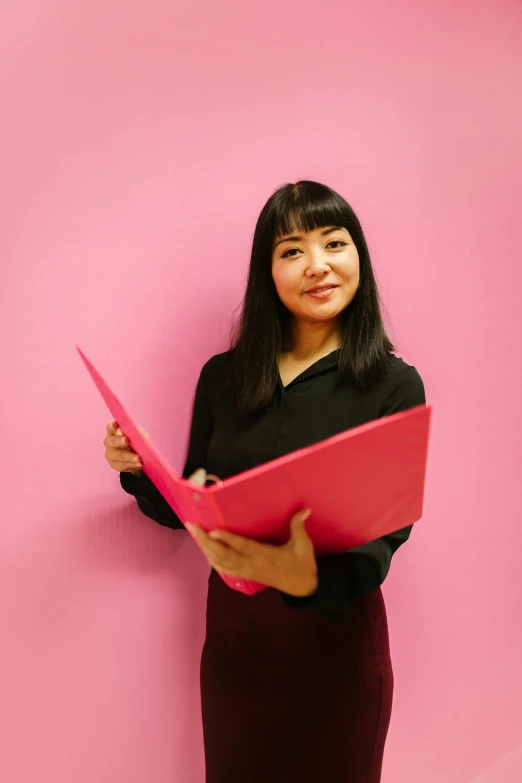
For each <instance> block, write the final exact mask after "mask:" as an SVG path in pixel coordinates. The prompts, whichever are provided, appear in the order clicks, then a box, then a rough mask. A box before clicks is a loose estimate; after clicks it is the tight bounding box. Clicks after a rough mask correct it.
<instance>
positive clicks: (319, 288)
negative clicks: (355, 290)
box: [305, 283, 337, 294]
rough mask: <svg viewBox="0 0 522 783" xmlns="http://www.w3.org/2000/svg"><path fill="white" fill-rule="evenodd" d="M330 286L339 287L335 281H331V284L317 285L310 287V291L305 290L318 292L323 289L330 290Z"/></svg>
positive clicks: (309, 292)
mask: <svg viewBox="0 0 522 783" xmlns="http://www.w3.org/2000/svg"><path fill="white" fill-rule="evenodd" d="M329 288H337V285H336V284H335V283H331V284H329V285H317V286H315V288H309V289H308V291H305V293H306V294H318V293H320V292H321V291H328V289H329Z"/></svg>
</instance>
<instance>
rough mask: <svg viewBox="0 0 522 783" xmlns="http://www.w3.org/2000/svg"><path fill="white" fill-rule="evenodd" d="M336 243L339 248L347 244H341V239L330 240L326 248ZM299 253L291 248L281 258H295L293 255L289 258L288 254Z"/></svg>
mask: <svg viewBox="0 0 522 783" xmlns="http://www.w3.org/2000/svg"><path fill="white" fill-rule="evenodd" d="M336 243H337V244H338V245H340V246H341V247H346V245H347V244H348V242H343V240H342V239H332V240H331V241H330V242H328V245H326V247H329V246H330V245H335V244H336ZM332 249H333V250H338V249H339V248H336V247H334V248H332ZM300 252H301V251H300V250H299V248H297V247H291V248H290V250H287V251H286V253H283V255H282V256H281V258H295V255H291V256H289V255H288V254H289V253H300Z"/></svg>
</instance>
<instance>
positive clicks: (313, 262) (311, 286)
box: [272, 226, 359, 321]
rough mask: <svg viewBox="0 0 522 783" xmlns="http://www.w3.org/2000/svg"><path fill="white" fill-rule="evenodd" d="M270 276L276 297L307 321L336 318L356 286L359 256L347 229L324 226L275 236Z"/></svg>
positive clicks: (351, 297)
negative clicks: (288, 234) (284, 235)
mask: <svg viewBox="0 0 522 783" xmlns="http://www.w3.org/2000/svg"><path fill="white" fill-rule="evenodd" d="M272 277H273V279H274V283H275V287H276V289H277V293H278V294H279V298H280V299H281V301H282V303H283V304H284V305H285V307H286V308H287V309H288V310H289V311H290V312H291V313H292V314H293V315H294V316H295V317H296V318H301V319H304V320H306V321H328V320H331V319H334V318H336V317H337V316H338V315H339V314H340V313H341V312H342V311H343V310H344V309H345V308H346V307H347V306H348V305H349V304H350V302H351V301H352V299H353V297H354V296H355V293H356V291H357V287H358V285H359V254H358V252H357V248H356V247H355V244H354V243H353V240H352V238H351V236H350V234H349V233H348V231H347V230H346V228H339V227H335V226H326V227H324V228H317V229H315V230H313V231H307V232H298V231H296V232H295V234H292V235H291V236H287V237H281V236H279V237H276V238H275V240H274V247H273V251H272Z"/></svg>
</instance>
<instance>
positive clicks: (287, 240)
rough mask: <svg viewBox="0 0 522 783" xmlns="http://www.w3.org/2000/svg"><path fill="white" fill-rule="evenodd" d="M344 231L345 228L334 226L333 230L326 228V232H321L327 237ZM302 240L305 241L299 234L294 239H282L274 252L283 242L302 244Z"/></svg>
mask: <svg viewBox="0 0 522 783" xmlns="http://www.w3.org/2000/svg"><path fill="white" fill-rule="evenodd" d="M343 230H344V231H345V230H346V229H345V228H344V226H333V228H325V230H324V231H321V236H322V237H325V236H326V235H327V234H332V233H333V232H334V231H343ZM302 239H303V237H302V236H298V235H297V234H296V236H293V237H285V238H284V239H280V240H279V241H278V242H276V243H275V245H274V250H275V249H276V247H277V246H278V245H280V244H281V243H282V242H301V241H302Z"/></svg>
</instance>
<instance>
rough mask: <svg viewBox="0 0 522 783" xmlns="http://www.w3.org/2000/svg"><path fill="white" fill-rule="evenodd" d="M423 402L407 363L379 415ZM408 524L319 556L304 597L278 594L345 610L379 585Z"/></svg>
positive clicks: (416, 375)
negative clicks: (314, 582) (312, 588)
mask: <svg viewBox="0 0 522 783" xmlns="http://www.w3.org/2000/svg"><path fill="white" fill-rule="evenodd" d="M425 404H426V396H425V393H424V384H423V382H422V378H421V377H420V375H419V373H418V372H417V370H416V369H415V367H410V366H408V367H406V368H405V369H404V370H403V371H402V373H401V374H400V376H399V378H398V380H397V384H396V385H395V387H394V388H393V391H392V393H391V394H390V396H389V397H388V399H387V401H386V404H385V406H384V408H383V410H382V413H381V416H391V415H392V414H393V413H399V412H400V411H405V410H408V409H409V408H414V407H415V406H417V405H425ZM412 527H413V526H412V525H410V526H409V527H405V528H402V529H401V530H397V531H395V532H394V533H389V534H388V535H386V536H383V537H382V538H377V539H375V540H374V541H369V542H368V543H366V544H362V545H361V546H358V547H354V549H350V550H349V551H348V552H343V553H342V554H338V555H328V556H326V557H319V558H318V559H317V573H318V588H317V590H316V592H315V593H313V594H312V595H311V596H306V597H305V598H296V597H295V596H291V595H287V594H286V593H281V597H282V598H283V600H284V601H285V602H286V603H288V604H290V606H295V607H304V606H306V607H310V608H314V609H320V610H323V611H326V612H335V613H343V612H346V611H348V609H349V608H350V605H351V604H353V603H354V601H356V600H357V599H358V598H361V597H362V596H363V595H366V594H367V593H369V592H371V591H372V590H375V589H376V588H378V587H380V586H381V585H382V583H383V582H384V580H385V579H386V577H387V576H388V572H389V570H390V565H391V560H392V557H393V555H394V554H395V552H396V551H397V549H398V548H399V547H400V546H401V545H402V544H404V542H405V541H407V540H408V538H409V536H410V533H411V530H412Z"/></svg>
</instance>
